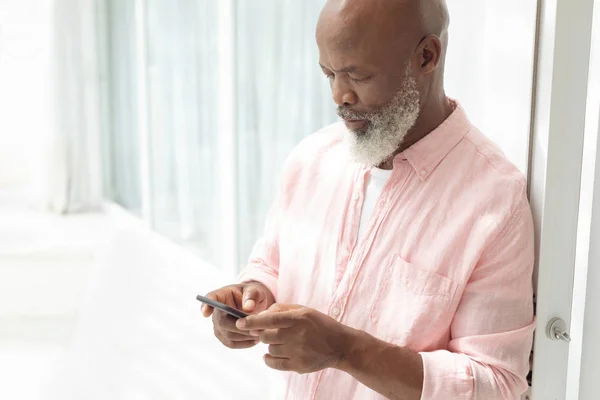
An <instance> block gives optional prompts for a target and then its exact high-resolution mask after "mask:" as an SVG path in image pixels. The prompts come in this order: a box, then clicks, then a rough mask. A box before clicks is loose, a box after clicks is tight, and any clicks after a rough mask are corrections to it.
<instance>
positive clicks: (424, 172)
mask: <svg viewBox="0 0 600 400" xmlns="http://www.w3.org/2000/svg"><path fill="white" fill-rule="evenodd" d="M419 173H420V174H421V176H425V175H427V170H425V169H422V170H421V172H419Z"/></svg>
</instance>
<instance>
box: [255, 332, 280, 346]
mask: <svg viewBox="0 0 600 400" xmlns="http://www.w3.org/2000/svg"><path fill="white" fill-rule="evenodd" d="M259 337H260V341H261V342H263V343H265V344H284V343H285V341H284V338H283V332H282V329H267V330H264V331H260V333H259Z"/></svg>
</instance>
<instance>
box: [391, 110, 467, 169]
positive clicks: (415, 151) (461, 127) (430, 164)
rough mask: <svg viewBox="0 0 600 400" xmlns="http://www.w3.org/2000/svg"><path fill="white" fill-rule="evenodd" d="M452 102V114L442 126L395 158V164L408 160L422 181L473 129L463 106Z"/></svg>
mask: <svg viewBox="0 0 600 400" xmlns="http://www.w3.org/2000/svg"><path fill="white" fill-rule="evenodd" d="M450 102H451V104H452V105H454V111H453V112H452V114H450V116H449V117H448V118H447V119H446V120H445V121H444V122H442V124H441V125H440V126H438V127H437V128H435V129H434V130H433V131H431V132H430V133H429V134H428V135H427V136H425V137H424V138H423V139H421V140H419V141H418V142H417V143H415V144H414V145H412V146H411V147H409V148H408V149H406V150H404V151H403V152H402V153H400V154H398V155H397V156H396V158H395V159H394V164H396V163H398V162H400V161H401V160H408V162H409V163H410V164H411V166H412V167H413V168H414V170H415V172H416V173H417V175H418V176H419V178H420V179H421V181H425V180H426V179H427V178H428V177H429V175H431V173H432V172H433V171H434V170H435V168H436V167H437V166H438V165H439V164H440V163H441V162H442V160H443V159H444V158H445V157H446V156H447V155H448V153H450V151H451V150H452V149H453V148H454V147H455V146H456V145H457V144H458V143H459V142H460V141H461V140H462V138H463V137H464V136H465V135H466V134H467V132H468V131H469V130H470V129H471V123H470V122H469V120H468V118H467V115H466V113H465V111H464V109H463V108H462V106H461V105H460V104H459V103H458V102H457V101H455V100H450Z"/></svg>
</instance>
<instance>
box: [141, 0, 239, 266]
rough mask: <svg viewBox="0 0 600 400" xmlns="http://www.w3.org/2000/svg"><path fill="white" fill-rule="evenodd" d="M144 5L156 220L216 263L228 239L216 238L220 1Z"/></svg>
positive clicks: (162, 229) (218, 215)
mask: <svg viewBox="0 0 600 400" xmlns="http://www.w3.org/2000/svg"><path fill="white" fill-rule="evenodd" d="M146 7H147V15H146V19H147V46H148V60H147V68H148V82H147V85H148V96H149V98H148V104H149V105H148V115H149V130H150V132H149V136H150V140H149V141H150V180H151V196H152V205H153V206H152V221H153V225H154V227H155V228H156V229H157V230H158V231H159V232H161V233H163V234H165V235H167V236H169V237H171V238H173V239H175V240H177V241H178V242H180V243H183V244H185V245H186V246H188V247H189V248H191V249H192V250H194V251H196V252H197V253H198V254H200V255H201V256H202V258H203V259H204V260H206V261H208V262H210V263H211V264H213V265H219V264H220V259H219V257H220V255H221V246H222V245H226V244H222V243H221V242H220V240H219V239H220V235H219V231H220V229H221V227H220V221H221V220H222V218H221V215H222V212H223V211H222V210H221V206H220V203H221V201H220V199H219V196H218V181H219V179H223V176H222V175H221V174H222V171H219V170H218V169H217V165H218V160H217V158H216V157H217V154H218V148H217V143H218V134H219V132H218V125H217V123H218V121H217V115H218V109H217V104H216V100H215V99H216V97H217V93H218V90H219V87H218V83H217V75H218V71H219V65H218V42H217V4H216V2H215V1H212V0H199V1H189V0H175V1H173V0H168V1H167V0H148V1H147V2H146ZM232 117H233V116H232Z"/></svg>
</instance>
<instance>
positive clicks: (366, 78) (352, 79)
mask: <svg viewBox="0 0 600 400" xmlns="http://www.w3.org/2000/svg"><path fill="white" fill-rule="evenodd" d="M372 78H373V77H372V76H367V77H364V78H353V77H350V80H351V81H352V82H355V83H364V82H368V81H370V80H371V79H372Z"/></svg>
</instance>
